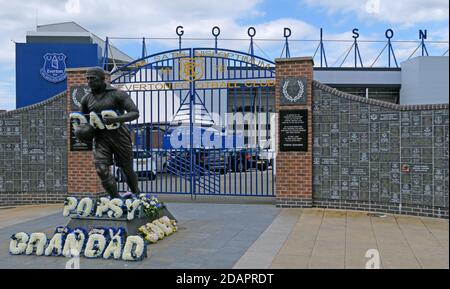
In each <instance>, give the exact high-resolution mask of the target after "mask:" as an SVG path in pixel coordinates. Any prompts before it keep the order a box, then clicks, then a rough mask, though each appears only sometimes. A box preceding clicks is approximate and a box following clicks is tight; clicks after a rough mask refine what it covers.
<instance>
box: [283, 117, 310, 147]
mask: <svg viewBox="0 0 450 289" xmlns="http://www.w3.org/2000/svg"><path fill="white" fill-rule="evenodd" d="M280 151H284V152H293V151H294V152H306V151H308V110H306V109H303V110H280Z"/></svg>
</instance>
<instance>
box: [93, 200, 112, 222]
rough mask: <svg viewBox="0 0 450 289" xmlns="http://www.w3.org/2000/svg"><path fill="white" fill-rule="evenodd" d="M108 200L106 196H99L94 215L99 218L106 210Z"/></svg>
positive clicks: (107, 208)
mask: <svg viewBox="0 0 450 289" xmlns="http://www.w3.org/2000/svg"><path fill="white" fill-rule="evenodd" d="M109 202H110V200H109V199H108V198H100V203H99V204H98V206H97V210H96V212H95V216H96V217H100V218H101V217H102V216H103V214H104V213H106V212H108V210H109Z"/></svg>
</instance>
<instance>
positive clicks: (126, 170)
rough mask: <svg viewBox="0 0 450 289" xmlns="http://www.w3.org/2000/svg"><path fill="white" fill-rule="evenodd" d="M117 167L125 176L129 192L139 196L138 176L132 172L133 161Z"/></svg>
mask: <svg viewBox="0 0 450 289" xmlns="http://www.w3.org/2000/svg"><path fill="white" fill-rule="evenodd" d="M119 167H120V168H121V170H122V173H123V174H124V175H125V180H126V182H127V184H128V187H129V188H130V191H131V192H132V193H133V194H134V195H135V196H138V195H139V193H140V192H139V184H138V176H137V174H136V173H135V172H134V170H133V161H130V162H127V163H125V164H120V165H119Z"/></svg>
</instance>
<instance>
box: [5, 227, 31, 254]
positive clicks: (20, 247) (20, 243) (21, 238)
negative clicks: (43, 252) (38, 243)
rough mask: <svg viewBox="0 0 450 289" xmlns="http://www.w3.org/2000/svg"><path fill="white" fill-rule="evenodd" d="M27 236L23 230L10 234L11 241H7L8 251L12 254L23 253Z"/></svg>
mask: <svg viewBox="0 0 450 289" xmlns="http://www.w3.org/2000/svg"><path fill="white" fill-rule="evenodd" d="M29 238H30V237H29V236H28V234H27V233H24V232H20V233H16V234H14V235H12V236H11V241H10V242H9V252H10V253H11V254H13V255H20V254H23V253H25V250H26V249H27V244H28V239H29Z"/></svg>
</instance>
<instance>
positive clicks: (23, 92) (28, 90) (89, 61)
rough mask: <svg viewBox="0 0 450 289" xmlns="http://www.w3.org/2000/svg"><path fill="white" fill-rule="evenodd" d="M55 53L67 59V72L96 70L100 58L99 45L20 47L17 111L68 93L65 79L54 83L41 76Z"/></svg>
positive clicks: (18, 54) (23, 45)
mask: <svg viewBox="0 0 450 289" xmlns="http://www.w3.org/2000/svg"><path fill="white" fill-rule="evenodd" d="M56 53H57V54H64V55H65V56H66V59H65V64H66V65H65V66H66V68H77V67H90V66H97V65H98V64H99V62H100V61H99V60H100V58H101V48H100V47H99V46H98V45H97V44H72V43H70V44H69V43H67V44H53V43H17V44H16V108H22V107H25V106H29V105H32V104H36V103H39V102H41V101H44V100H46V99H49V98H50V97H53V96H55V95H57V94H59V93H61V92H63V91H65V90H66V89H67V80H66V78H64V76H61V77H60V78H63V79H62V80H60V81H58V80H56V81H57V82H52V81H49V80H47V79H45V78H44V77H43V76H42V74H41V69H42V68H43V67H44V66H45V62H46V61H45V60H44V56H45V55H46V54H56ZM60 64H61V63H60ZM47 65H48V64H47Z"/></svg>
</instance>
